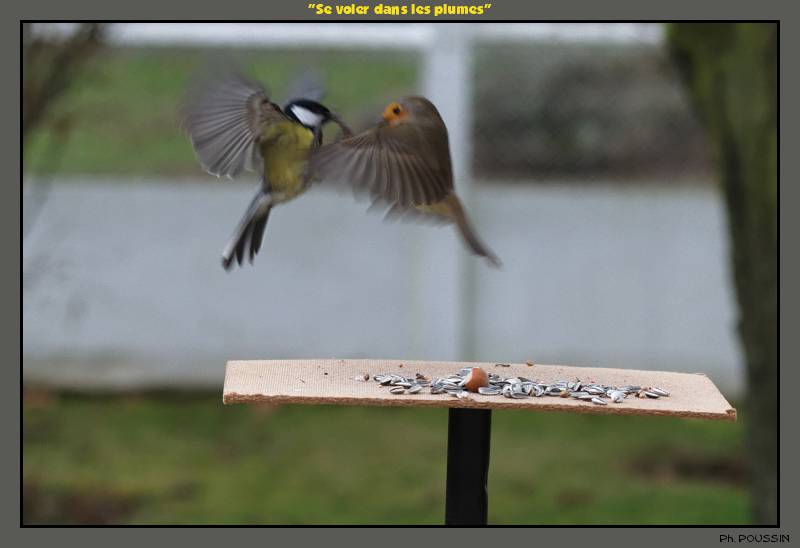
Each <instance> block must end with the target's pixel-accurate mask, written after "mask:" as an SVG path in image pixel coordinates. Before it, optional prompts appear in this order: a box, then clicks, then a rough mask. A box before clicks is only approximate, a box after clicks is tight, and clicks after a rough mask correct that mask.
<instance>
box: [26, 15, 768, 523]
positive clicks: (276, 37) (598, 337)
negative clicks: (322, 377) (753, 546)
mask: <svg viewBox="0 0 800 548" xmlns="http://www.w3.org/2000/svg"><path fill="white" fill-rule="evenodd" d="M690 26H693V27H702V25H690ZM728 26H729V27H731V25H728ZM751 26H757V25H751ZM763 26H766V27H768V26H769V25H763ZM701 34H705V35H708V34H709V33H708V32H703V33H701ZM676 36H678V38H676ZM679 38H681V37H680V35H679V33H678V34H676V32H675V30H674V29H672V30H671V29H670V28H669V27H666V26H664V25H659V24H633V23H625V24H608V23H604V24H594V23H592V24H588V23H587V24H551V23H548V24H504V25H501V24H478V25H469V24H457V25H455V24H448V25H433V24H380V25H375V24H323V25H315V24H262V23H259V24H195V23H193V24H34V25H23V47H24V51H23V63H24V67H23V94H24V95H23V114H22V118H23V135H22V138H23V145H24V175H25V176H24V185H23V235H22V236H23V240H22V247H23V382H24V388H25V392H24V401H23V412H24V422H23V443H24V465H23V502H24V504H23V506H24V508H23V520H24V521H25V522H26V523H441V522H442V519H443V512H444V479H445V478H444V470H445V455H446V428H445V426H446V420H447V418H446V413H445V412H444V410H407V409H360V408H329V407H302V408H301V407H280V408H276V407H226V408H223V407H222V405H221V397H220V392H221V386H222V379H223V373H224V363H225V361H226V360H228V359H255V358H265V359H272V358H275V359H277V358H312V357H340V358H342V357H349V358H366V357H370V358H402V359H430V360H459V359H464V360H477V361H502V362H509V361H534V362H536V363H564V364H570V365H580V366H603V367H624V368H636V369H659V370H673V371H688V372H703V373H705V374H707V375H708V376H710V377H711V379H712V380H713V381H714V382H715V383H716V384H717V386H719V387H720V388H721V389H722V390H723V392H724V393H725V395H726V396H727V397H728V398H729V399H730V400H731V401H732V402H734V404H735V405H739V404H746V402H747V400H746V398H745V396H746V395H747V394H748V386H749V383H748V376H747V374H746V372H747V371H748V369H747V368H746V367H745V365H746V364H747V363H750V362H751V361H752V360H749V356H750V354H749V353H748V352H747V348H746V347H745V346H742V345H741V344H740V342H739V336H738V333H737V318H738V317H739V304H737V292H736V290H737V287H736V286H735V285H734V276H733V270H732V267H731V259H730V255H731V249H732V248H735V246H734V245H733V243H732V240H731V234H730V232H729V228H728V227H729V223H728V219H729V214H726V204H728V205H730V200H729V199H728V200H726V196H729V195H730V193H727V194H726V188H727V187H726V184H727V183H726V181H727V179H725V172H724V170H723V174H722V177H720V175H719V173H720V172H719V170H717V169H716V168H717V166H718V165H719V162H718V161H717V162H715V159H717V160H719V158H720V149H719V148H715V145H714V143H715V142H716V141H715V140H714V136H715V133H714V131H715V130H714V128H715V127H719V124H717V125H714V124H711V125H709V124H708V123H704V121H707V118H706V117H704V116H703V115H702V112H701V113H698V112H699V111H698V103H697V101H696V100H694V101H693V97H697V93H696V91H695V92H693V91H692V90H693V88H692V87H691V83H692V82H697V81H698V80H697V79H693V78H692V77H691V71H690V70H689V69H687V59H688V58H689V56H688V54H686V51H688V50H681V51H683V53H681V51H679V49H678V47H677V46H676V43H677V40H678V39H679ZM692 39H693V38H692V37H691V36H690V37H689V38H686V39H685V40H684V42H682V43H683V44H684V46H686V44H687V43H688V44H692V43H693V42H692ZM702 39H703V37H702V36H701V37H699V38H697V39H696V40H695V41H696V42H698V43H699V42H701V41H702ZM701 51H705V50H701ZM676 52H677V53H676ZM746 54H747V50H742V52H739V53H736V55H746ZM221 55H223V56H226V57H228V58H230V59H233V60H235V61H236V62H238V63H239V64H241V65H242V66H243V67H245V68H246V70H247V71H249V72H250V73H251V74H253V75H254V76H256V77H257V78H258V79H260V80H261V81H263V82H264V83H265V84H266V85H267V87H268V88H269V89H270V91H271V92H272V95H273V97H274V98H275V99H276V100H277V101H278V102H281V101H282V100H284V99H286V98H287V96H286V94H287V93H288V92H289V91H288V90H289V89H290V88H291V85H292V80H293V79H294V78H295V77H296V76H298V75H299V74H300V73H302V72H303V71H304V70H307V69H309V68H311V69H315V70H318V71H319V72H320V73H321V74H322V75H324V78H325V82H326V86H327V95H326V97H325V99H324V101H323V102H324V103H325V104H326V105H327V106H329V107H330V108H331V109H333V110H335V111H337V112H339V113H340V114H342V116H343V117H344V118H345V119H346V120H348V121H349V122H350V123H351V125H352V126H353V127H354V128H355V129H363V128H365V127H366V126H368V125H369V124H371V123H372V122H373V121H374V119H375V118H376V116H377V115H378V114H379V113H380V112H381V111H382V109H383V106H384V105H385V104H386V103H387V102H389V101H391V100H393V99H396V98H398V97H399V96H402V95H404V94H408V93H418V94H423V95H426V96H428V97H429V98H430V99H432V100H433V101H434V103H435V104H436V105H437V106H438V107H439V110H440V112H441V113H442V116H443V118H444V120H445V122H446V123H447V125H448V129H449V132H450V140H451V147H452V155H453V160H454V165H455V170H456V176H457V180H456V187H457V188H458V189H459V193H460V194H462V195H463V197H464V198H465V201H466V202H467V206H468V209H469V210H470V212H471V215H472V217H473V219H474V223H475V224H476V225H477V227H478V230H479V232H480V234H481V235H482V236H483V238H484V239H485V240H486V241H487V242H488V243H489V244H490V245H491V247H492V248H493V249H494V250H495V251H496V252H497V254H498V255H499V256H500V257H501V259H502V260H503V263H504V268H503V269H502V270H501V271H495V270H492V269H489V268H487V267H486V265H485V264H484V263H482V262H481V261H479V260H476V259H475V258H474V257H472V256H471V255H470V254H469V253H468V252H467V251H466V250H465V249H464V248H463V246H462V244H461V242H460V240H459V239H458V237H457V234H456V233H455V232H454V231H453V230H452V228H449V227H446V228H438V227H430V226H417V225H412V224H392V223H385V222H383V220H382V219H381V217H380V216H376V215H370V214H365V209H366V204H363V203H358V202H354V201H352V200H351V199H349V197H347V196H342V195H339V194H337V193H331V192H329V191H327V190H326V189H325V188H324V187H323V188H315V189H313V190H312V191H311V192H309V193H308V194H307V195H305V196H303V197H302V199H299V200H297V201H294V202H291V203H289V204H286V205H284V206H282V207H281V208H279V210H277V211H276V212H275V213H274V214H273V216H272V219H271V221H270V224H269V228H268V230H267V233H266V236H265V241H264V247H263V249H262V251H261V253H260V255H259V256H258V257H257V259H256V263H255V266H254V267H247V268H243V269H240V270H234V271H233V272H231V273H226V272H224V271H223V269H222V268H221V267H220V262H219V255H220V252H221V250H222V247H223V246H224V244H225V243H226V241H227V238H228V236H229V235H230V233H231V231H232V229H233V227H234V225H235V223H236V222H237V221H238V219H239V217H240V215H241V213H242V211H243V210H244V208H245V206H246V204H247V203H248V202H249V200H250V197H251V194H252V192H253V189H254V187H255V186H256V180H255V178H254V177H251V176H247V175H245V176H242V177H241V178H240V179H239V180H237V181H235V182H230V181H227V180H217V179H215V178H213V177H211V176H208V175H206V174H205V173H204V172H203V171H202V170H201V169H200V167H199V166H198V164H197V163H196V162H195V160H194V157H193V154H192V150H191V147H190V145H189V142H188V140H187V139H186V138H185V137H184V136H183V135H182V134H181V132H180V131H179V129H178V127H177V107H178V105H179V103H180V100H181V97H182V95H183V93H184V90H185V86H186V83H187V81H188V79H189V78H190V77H191V76H192V75H193V74H194V72H195V71H196V70H197V69H199V68H201V67H202V66H203V65H204V63H206V62H208V60H209V59H214V58H218V57H219V56H221ZM676 59H677V62H676ZM754 62H755V63H758V64H760V65H765V66H768V65H769V62H770V59H769V57H768V56H766V57H764V59H760V58H759V59H756V60H755V61H754ZM772 62H773V63H774V60H773V61H772ZM694 66H696V65H694ZM687 75H689V78H686V76H687ZM682 76H683V77H682ZM687 82H688V83H689V85H688V86H687V85H686V84H687ZM740 107H741V108H739V110H738V111H737V112H744V113H746V112H749V109H751V108H752V109H754V110H755V107H753V106H751V105H749V104H747V103H746V102H745V103H743V104H741V105H740ZM700 111H702V109H700ZM745 117H746V116H745ZM713 120H718V119H717V118H713ZM734 122H735V120H734ZM734 125H735V123H734ZM709 127H710V128H711V129H709ZM722 156H723V157H724V154H723V155H722ZM734 237H736V236H734ZM739 289H740V290H741V288H739ZM765 291H766V290H764V291H762V292H761V293H759V294H758V295H760V299H761V300H762V301H763V300H764V299H767V300H769V298H770V294H769V293H768V292H765ZM740 297H741V296H740ZM756 298H757V299H758V298H759V297H758V296H757V297H756ZM773 365H774V364H773ZM740 417H741V420H740V421H739V422H738V423H736V424H715V423H707V422H702V421H687V420H676V419H663V418H646V419H640V418H630V417H582V416H569V415H565V414H539V413H517V412H502V413H495V418H494V427H493V448H492V451H493V453H492V466H491V472H490V480H489V486H490V516H489V519H490V523H495V524H501V523H521V524H525V523H527V524H550V523H554V524H570V523H581V524H589V523H615V524H629V523H643V524H645V523H646V524H678V523H681V524H688V523H702V524H734V523H748V522H750V521H752V520H753V519H761V518H755V517H754V516H757V515H759V514H758V510H757V509H756V510H754V504H753V500H754V499H753V496H752V492H753V487H752V477H753V470H754V469H755V468H757V467H754V466H753V464H752V462H750V461H748V458H747V450H746V447H747V444H746V440H747V439H748V438H747V436H746V435H745V434H746V426H747V421H748V414H747V411H746V410H745V409H741V408H740ZM400 440H402V443H398V442H399V441H400ZM763 472H764V471H763V470H762V475H763ZM766 475H767V476H769V474H768V473H767V474H766ZM755 498H756V499H757V498H758V496H756V497H755ZM755 506H756V507H757V506H758V504H756V505H755Z"/></svg>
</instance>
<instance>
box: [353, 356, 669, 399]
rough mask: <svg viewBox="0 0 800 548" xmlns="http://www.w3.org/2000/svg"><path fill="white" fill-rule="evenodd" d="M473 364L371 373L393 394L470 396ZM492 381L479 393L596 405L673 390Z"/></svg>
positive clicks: (499, 378)
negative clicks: (441, 373) (428, 371)
mask: <svg viewBox="0 0 800 548" xmlns="http://www.w3.org/2000/svg"><path fill="white" fill-rule="evenodd" d="M496 365H497V366H500V367H510V364H496ZM471 370H472V369H471V368H466V367H465V368H462V369H461V370H459V372H458V373H454V374H451V375H448V376H446V377H432V378H429V377H426V376H425V375H423V374H422V373H416V374H415V375H414V377H410V378H409V377H404V376H402V375H397V374H394V373H390V374H377V375H372V379H373V380H374V381H375V382H377V383H378V384H380V385H382V386H389V387H390V388H389V392H390V393H392V394H405V393H408V394H417V393H419V392H420V391H421V390H422V388H423V387H430V393H431V394H445V393H446V394H450V395H451V396H453V397H456V398H461V399H464V398H467V399H469V398H470V393H469V392H467V391H466V390H465V389H464V386H465V384H466V380H467V376H468V375H469V374H470V372H471ZM488 377H489V384H488V386H482V387H480V388H478V393H479V394H481V395H484V396H494V395H503V396H505V397H506V398H512V399H524V398H530V397H536V398H540V397H543V396H556V397H562V398H569V397H571V398H573V399H576V400H580V401H587V402H588V401H591V402H592V403H594V404H595V405H608V401H607V400H604V399H603V398H609V399H610V400H611V401H612V402H614V403H623V402H624V400H625V398H627V397H628V396H629V395H633V396H635V397H637V398H643V399H648V398H649V399H658V398H660V397H666V396H669V395H670V393H669V391H667V390H664V389H663V388H658V387H654V386H653V387H650V386H645V387H642V386H634V385H625V386H620V387H616V386H611V385H607V384H602V383H599V382H597V381H594V380H592V381H587V382H583V381H581V380H580V379H575V380H574V381H568V380H563V379H562V380H556V381H552V382H542V381H533V380H531V379H528V378H525V377H508V378H504V377H503V376H501V375H498V374H497V373H488ZM369 378H370V375H369V374H368V373H364V374H362V375H358V376H356V377H354V380H356V381H358V382H364V381H367V380H369Z"/></svg>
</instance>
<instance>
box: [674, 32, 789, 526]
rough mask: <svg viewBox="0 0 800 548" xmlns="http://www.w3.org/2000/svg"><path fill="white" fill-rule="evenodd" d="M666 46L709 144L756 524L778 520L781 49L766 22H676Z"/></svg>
mask: <svg viewBox="0 0 800 548" xmlns="http://www.w3.org/2000/svg"><path fill="white" fill-rule="evenodd" d="M669 43H670V46H671V49H672V53H673V55H674V58H675V59H676V61H677V63H678V66H679V68H680V70H681V72H682V75H683V76H684V78H685V81H686V84H687V87H688V89H689V91H690V94H691V97H692V100H693V103H694V105H695V107H696V109H697V112H698V114H699V116H700V118H701V119H702V121H703V123H704V125H705V127H706V128H707V131H708V134H709V138H710V141H711V143H712V145H713V149H714V154H715V160H716V164H717V167H718V173H719V177H720V183H721V186H722V190H723V193H724V197H725V202H726V205H727V210H728V227H729V231H730V235H731V258H732V266H733V276H734V282H735V287H736V295H737V298H738V303H739V322H738V328H739V335H740V337H741V341H742V346H743V348H744V354H745V359H746V360H747V381H748V388H747V399H746V401H745V414H744V415H745V418H746V424H747V437H748V440H747V441H748V443H747V445H748V451H749V458H750V469H751V474H752V478H751V497H752V498H751V500H752V502H751V505H752V506H751V508H752V521H753V523H755V524H759V525H776V524H777V523H778V497H777V493H778V492H777V472H778V469H777V460H778V383H777V379H778V348H777V339H778V309H777V306H778V283H777V281H778V260H777V248H778V225H777V173H778V160H777V152H778V149H777V147H778V140H777V46H778V27H777V25H776V24H772V23H739V24H732V23H725V24H713V25H711V24H697V23H680V24H674V25H671V26H670V27H669Z"/></svg>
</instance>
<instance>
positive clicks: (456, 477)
mask: <svg viewBox="0 0 800 548" xmlns="http://www.w3.org/2000/svg"><path fill="white" fill-rule="evenodd" d="M491 427H492V410H491V409H457V408H453V409H450V414H449V417H448V427H447V499H446V502H445V518H444V522H445V525H486V516H487V511H488V507H489V500H488V498H489V497H488V493H487V491H486V484H487V481H488V479H489V443H490V441H491V430H492V428H491Z"/></svg>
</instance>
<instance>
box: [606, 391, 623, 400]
mask: <svg viewBox="0 0 800 548" xmlns="http://www.w3.org/2000/svg"><path fill="white" fill-rule="evenodd" d="M626 395H627V394H625V392H623V391H622V390H609V391H608V397H609V398H611V401H613V402H614V403H622V400H624V399H625V396H626Z"/></svg>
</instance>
